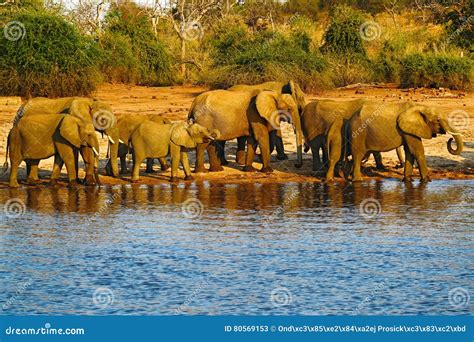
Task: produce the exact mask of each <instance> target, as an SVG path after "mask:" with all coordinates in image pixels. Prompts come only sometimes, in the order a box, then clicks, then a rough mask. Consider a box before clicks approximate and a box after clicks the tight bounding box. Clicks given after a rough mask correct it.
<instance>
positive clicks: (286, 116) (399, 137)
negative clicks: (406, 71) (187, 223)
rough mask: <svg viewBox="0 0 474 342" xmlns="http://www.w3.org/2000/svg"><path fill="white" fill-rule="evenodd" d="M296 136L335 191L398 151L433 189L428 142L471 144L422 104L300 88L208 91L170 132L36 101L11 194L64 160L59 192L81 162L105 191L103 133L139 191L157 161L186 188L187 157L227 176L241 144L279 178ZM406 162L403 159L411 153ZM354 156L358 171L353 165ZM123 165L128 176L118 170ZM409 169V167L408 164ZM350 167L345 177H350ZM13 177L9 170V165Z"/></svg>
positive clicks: (23, 121) (78, 102)
mask: <svg viewBox="0 0 474 342" xmlns="http://www.w3.org/2000/svg"><path fill="white" fill-rule="evenodd" d="M282 121H286V122H288V123H291V125H292V126H293V129H294V132H295V136H296V154H297V162H296V164H295V167H297V168H300V167H301V166H302V164H303V146H306V149H305V151H308V150H309V149H311V152H312V156H313V170H314V171H318V172H319V171H323V170H324V171H323V172H325V180H326V181H331V180H333V179H334V176H335V175H337V174H339V173H340V171H341V169H342V170H346V171H347V168H346V166H347V165H349V171H348V172H346V176H347V174H348V173H350V172H352V181H361V180H362V175H361V164H362V162H363V161H364V159H366V158H368V156H369V154H370V153H372V154H373V155H374V157H375V160H376V163H377V168H379V169H380V168H384V166H383V164H382V161H381V155H380V152H386V151H390V150H393V149H397V153H398V156H399V159H400V162H401V163H402V164H404V179H405V180H406V181H409V180H411V178H412V173H413V166H414V162H415V160H416V162H417V165H418V167H419V169H420V176H421V180H422V181H428V180H429V175H428V170H427V166H426V160H425V155H424V148H423V144H422V139H431V138H433V137H435V136H436V135H437V134H450V135H452V136H453V137H454V140H455V143H456V147H455V148H453V146H452V142H453V138H450V139H449V141H448V143H447V148H448V151H449V152H450V153H451V154H455V155H458V154H460V153H461V152H462V148H463V140H462V135H461V133H460V132H459V131H457V130H456V129H455V128H453V127H451V126H450V124H449V122H448V119H447V116H446V115H442V114H440V113H439V112H438V111H437V110H436V109H435V108H432V107H427V106H423V105H419V104H415V103H412V102H401V103H388V102H387V103H386V102H377V101H372V100H365V99H357V100H350V101H333V100H324V99H323V100H316V101H312V102H309V103H306V101H305V95H304V93H303V91H302V90H301V88H300V87H299V85H298V84H296V83H295V82H293V81H290V82H288V83H286V84H285V83H280V82H266V83H263V84H259V85H252V86H250V85H238V86H234V87H232V88H229V89H227V90H212V91H207V92H205V93H203V94H201V95H199V96H197V97H196V98H195V99H194V102H193V103H192V105H191V109H190V111H189V114H188V120H187V122H170V121H169V120H168V119H166V118H163V117H162V116H160V115H139V114H137V115H124V116H122V117H120V118H119V119H118V120H117V119H116V117H115V115H114V114H113V111H112V108H111V107H110V105H108V104H107V103H105V102H104V101H101V100H96V99H91V98H81V97H68V98H59V99H47V98H33V99H30V100H28V101H26V102H25V103H23V104H22V106H21V107H20V109H19V110H18V112H17V115H16V117H15V120H14V122H13V128H12V129H11V131H10V133H9V136H8V144H7V153H6V159H7V160H8V156H9V157H10V164H11V170H10V182H9V184H10V186H11V187H18V186H19V184H18V180H17V178H18V177H17V173H18V168H19V165H20V164H21V162H22V161H25V162H26V167H27V183H29V184H35V183H37V182H38V181H39V177H38V165H39V161H40V160H41V159H46V158H49V157H52V156H54V166H53V172H52V175H51V183H53V184H54V183H55V182H57V180H58V179H59V177H60V173H61V168H62V166H63V164H65V165H66V169H67V174H68V179H69V184H70V185H75V184H77V179H78V155H79V154H81V156H82V159H83V161H84V167H85V174H86V176H85V180H84V183H85V184H86V185H95V184H100V180H99V173H98V167H99V142H98V139H97V135H96V132H100V133H102V134H105V135H107V137H108V141H109V146H108V156H109V158H110V159H109V161H108V164H107V166H106V172H107V174H109V175H111V176H114V177H119V176H120V173H125V172H127V167H126V156H127V154H128V153H129V152H130V153H131V154H132V157H133V170H132V177H131V180H132V182H137V181H139V171H140V165H141V163H142V162H143V161H144V160H145V159H147V171H152V168H153V159H155V158H156V159H159V161H160V164H161V168H162V170H166V169H168V164H167V158H166V157H167V156H170V159H171V181H177V180H178V170H179V165H180V164H181V165H182V167H183V170H184V173H185V179H186V180H189V179H192V175H191V169H190V166H189V161H188V155H187V152H188V151H190V150H192V149H195V150H196V165H195V170H194V171H195V172H207V171H208V170H207V169H206V168H205V165H204V163H205V151H206V150H207V153H208V157H209V165H210V168H209V170H210V171H221V170H222V169H223V168H222V165H225V164H227V163H228V162H227V160H226V157H225V142H226V141H228V140H233V139H237V153H236V162H237V163H238V164H240V165H243V166H244V167H243V171H256V170H255V169H254V167H253V166H252V164H253V161H254V157H255V151H256V147H257V146H259V149H260V158H261V162H262V164H263V166H262V169H261V170H260V171H262V172H265V173H269V172H272V168H271V166H270V155H271V153H272V151H273V150H274V149H275V148H276V150H277V159H279V160H284V159H288V157H287V155H286V154H285V151H284V146H283V140H282V137H281V130H280V123H281V122H282ZM402 148H403V150H404V152H405V158H403V155H402V152H401V149H402ZM349 156H352V160H351V162H348V160H349ZM118 158H120V166H121V170H120V172H119V168H118ZM403 159H405V160H403ZM341 166H342V168H341ZM5 167H8V162H6V163H5Z"/></svg>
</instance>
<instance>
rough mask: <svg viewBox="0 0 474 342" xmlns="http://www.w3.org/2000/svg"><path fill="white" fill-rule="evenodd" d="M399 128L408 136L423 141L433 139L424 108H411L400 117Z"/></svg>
mask: <svg viewBox="0 0 474 342" xmlns="http://www.w3.org/2000/svg"><path fill="white" fill-rule="evenodd" d="M397 122H398V127H400V129H401V130H402V131H403V132H405V133H408V134H411V135H414V136H417V137H419V138H423V139H431V137H432V134H433V132H432V131H431V128H430V127H429V126H428V124H427V123H426V121H425V117H424V116H423V114H422V108H421V107H419V106H417V107H413V108H410V109H408V110H406V111H404V112H403V113H401V114H400V115H399V116H398V120H397Z"/></svg>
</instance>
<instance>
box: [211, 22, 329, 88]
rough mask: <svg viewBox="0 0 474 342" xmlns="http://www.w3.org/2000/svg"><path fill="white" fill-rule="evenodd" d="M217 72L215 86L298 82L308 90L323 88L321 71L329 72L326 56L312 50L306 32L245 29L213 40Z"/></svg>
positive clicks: (212, 75)
mask: <svg viewBox="0 0 474 342" xmlns="http://www.w3.org/2000/svg"><path fill="white" fill-rule="evenodd" d="M211 46H212V48H213V52H212V53H211V58H212V59H213V61H214V67H215V69H214V72H211V73H210V74H209V77H212V78H214V80H212V79H208V80H207V82H208V83H210V84H212V85H215V86H224V87H227V86H232V85H234V84H242V83H243V84H255V83H260V82H265V81H272V80H279V81H286V80H288V79H290V78H291V79H295V80H296V81H298V82H299V83H300V84H301V85H302V86H303V87H304V88H306V89H310V88H315V87H320V86H321V84H320V82H321V80H320V79H318V75H319V73H320V72H322V71H323V70H325V69H326V62H325V60H324V59H323V58H322V56H320V55H318V54H316V53H314V52H312V51H311V50H310V46H311V39H310V38H309V36H308V35H306V34H305V33H304V32H293V33H291V34H289V35H284V34H282V33H278V32H269V31H260V32H255V33H249V32H248V31H247V30H246V29H245V28H243V27H237V28H234V29H230V30H227V32H225V33H223V34H222V35H220V36H217V39H215V40H212V42H211Z"/></svg>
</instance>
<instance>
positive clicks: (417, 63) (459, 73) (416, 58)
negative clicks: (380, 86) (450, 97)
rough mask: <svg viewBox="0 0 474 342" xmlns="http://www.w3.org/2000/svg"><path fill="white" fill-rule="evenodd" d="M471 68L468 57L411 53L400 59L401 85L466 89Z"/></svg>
mask: <svg viewBox="0 0 474 342" xmlns="http://www.w3.org/2000/svg"><path fill="white" fill-rule="evenodd" d="M471 69H472V61H471V60H470V59H468V58H462V57H455V56H448V55H423V54H419V53H416V54H411V55H407V56H406V57H405V58H403V59H402V60H401V71H400V73H401V86H402V87H447V88H451V89H466V88H469V85H470V75H471Z"/></svg>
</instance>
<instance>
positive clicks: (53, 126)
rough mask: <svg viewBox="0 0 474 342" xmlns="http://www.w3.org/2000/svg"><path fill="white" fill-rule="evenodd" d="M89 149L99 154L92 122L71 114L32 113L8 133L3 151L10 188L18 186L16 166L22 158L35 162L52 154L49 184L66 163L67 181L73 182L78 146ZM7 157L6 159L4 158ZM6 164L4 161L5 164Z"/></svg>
mask: <svg viewBox="0 0 474 342" xmlns="http://www.w3.org/2000/svg"><path fill="white" fill-rule="evenodd" d="M84 145H86V146H88V147H89V148H91V149H92V151H93V153H94V155H95V158H96V159H98V157H99V141H98V140H97V136H96V134H95V129H94V126H93V125H92V123H84V122H83V121H82V120H80V119H78V118H76V117H73V116H71V115H65V114H63V115H48V114H46V115H34V116H29V117H25V118H23V119H22V120H20V121H19V122H18V123H17V124H16V125H14V126H13V128H12V130H11V131H10V134H9V136H8V143H7V153H6V158H8V153H10V164H11V170H10V187H18V186H19V184H18V180H17V178H18V176H17V174H18V167H19V165H20V164H21V162H22V161H23V160H25V161H35V162H36V165H38V162H39V160H40V159H46V158H49V157H51V156H53V155H54V156H55V159H54V169H53V174H52V176H51V183H52V184H54V183H55V182H56V181H57V180H58V178H59V174H60V171H61V170H60V168H61V166H62V164H63V163H65V164H66V168H67V173H68V178H69V184H70V185H71V186H74V185H76V183H77V173H76V164H77V157H78V152H79V149H80V148H81V146H84ZM7 160H8V159H7ZM5 164H6V166H8V162H6V163H5Z"/></svg>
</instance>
